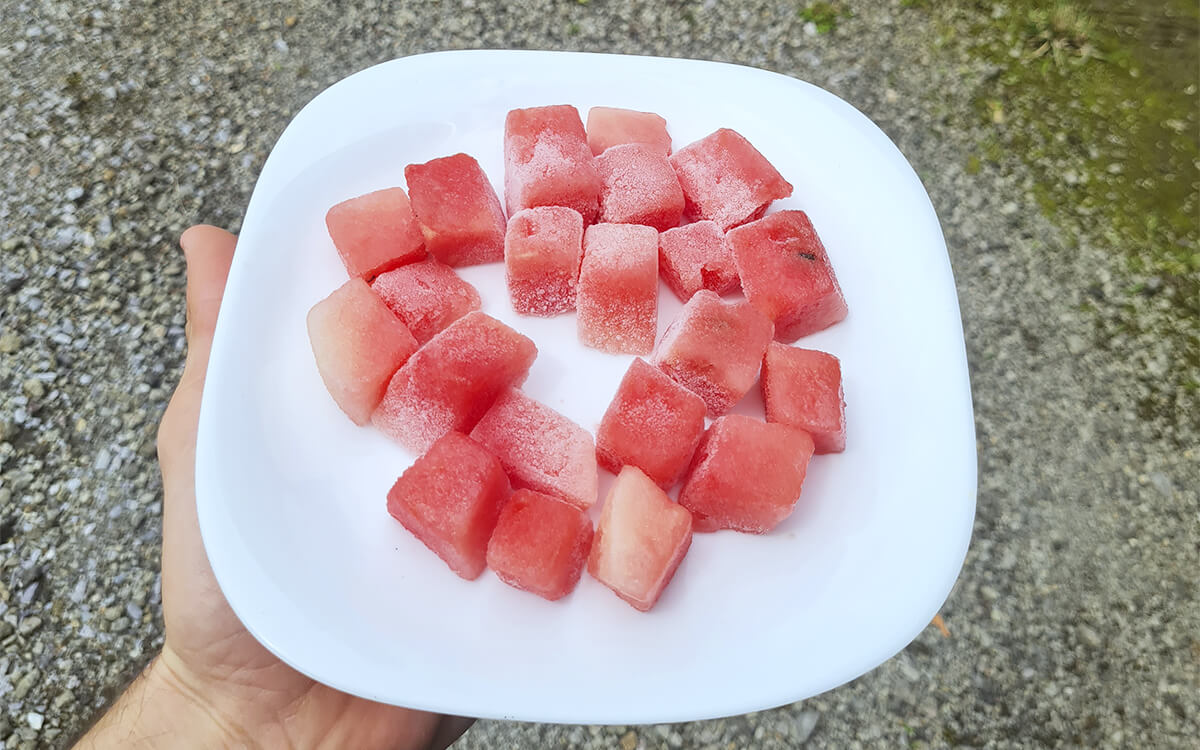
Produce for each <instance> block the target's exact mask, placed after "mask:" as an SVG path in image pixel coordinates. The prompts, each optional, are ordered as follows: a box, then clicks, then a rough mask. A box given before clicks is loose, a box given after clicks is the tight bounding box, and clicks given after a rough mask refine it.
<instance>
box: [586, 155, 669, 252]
mask: <svg viewBox="0 0 1200 750" xmlns="http://www.w3.org/2000/svg"><path fill="white" fill-rule="evenodd" d="M596 171H598V172H599V173H600V221H605V222H611V223H613V224H644V225H646V226H648V227H654V228H655V229H657V230H659V231H662V230H664V229H670V228H671V227H676V226H679V218H680V217H681V216H683V190H682V189H681V188H680V187H679V179H678V178H677V177H676V176H675V170H674V169H672V168H671V163H670V162H669V161H667V157H666V156H665V155H663V154H661V153H659V152H657V151H655V150H654V149H653V148H651V147H649V146H644V145H642V144H640V143H629V144H625V145H622V146H613V147H612V148H610V149H608V150H607V151H605V152H604V153H603V154H601V155H600V156H597V157H596Z"/></svg>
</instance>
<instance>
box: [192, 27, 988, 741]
mask: <svg viewBox="0 0 1200 750" xmlns="http://www.w3.org/2000/svg"><path fill="white" fill-rule="evenodd" d="M668 84H669V85H668ZM564 102H566V103H570V104H574V105H575V106H576V107H578V108H579V110H580V112H581V113H584V114H585V116H586V112H587V109H588V108H589V107H591V106H593V105H612V106H620V107H629V108H633V109H642V110H650V111H655V112H659V113H661V114H662V115H663V116H664V117H666V118H667V121H668V123H669V124H670V130H671V135H672V136H673V138H674V141H675V144H676V146H677V147H678V146H682V145H684V144H686V143H689V142H691V141H692V140H695V139H696V138H699V137H702V136H704V135H706V134H708V133H709V132H711V131H713V130H714V129H716V128H718V127H731V128H734V129H736V130H738V131H739V132H741V133H742V134H744V135H745V136H746V137H747V138H749V139H750V141H751V142H752V143H754V144H755V145H756V146H757V147H758V148H759V149H760V150H761V151H762V152H763V153H764V154H765V155H766V156H767V157H768V158H769V159H770V160H771V161H772V162H774V164H775V165H776V167H778V168H779V170H780V171H781V172H782V173H783V175H784V176H785V177H786V178H787V179H788V180H790V181H791V182H792V183H793V184H794V185H795V187H796V191H795V195H793V196H792V197H791V198H790V199H788V200H785V201H779V202H777V203H776V204H775V205H774V207H773V209H782V208H803V209H804V210H806V211H808V212H809V215H810V216H811V217H812V220H813V223H814V224H815V226H816V227H817V230H818V231H819V232H820V234H821V236H822V238H823V240H824V242H825V244H826V246H827V248H828V250H829V255H830V257H831V259H832V261H833V265H834V268H835V269H836V271H837V275H838V278H839V279H840V281H841V283H842V287H843V289H844V291H845V295H846V300H847V303H848V305H849V308H850V315H849V317H848V318H847V319H846V320H845V321H844V322H842V323H840V324H838V325H836V326H834V327H833V328H831V329H829V330H826V331H823V332H821V333H819V334H817V335H814V336H810V337H807V338H805V339H802V340H801V342H800V343H801V344H802V345H804V346H809V347H814V348H819V349H825V350H828V351H831V352H833V353H835V354H836V355H837V356H839V357H840V358H841V360H842V364H843V368H844V379H845V391H846V402H847V404H848V406H847V417H848V420H849V422H848V428H847V433H848V438H847V444H848V448H847V450H846V452H845V453H843V454H840V455H834V456H819V457H817V458H815V459H814V460H813V462H812V465H811V467H810V470H809V476H808V480H807V482H806V483H805V488H804V496H803V498H802V502H801V503H800V508H799V509H798V510H797V512H796V513H795V514H794V515H793V516H792V517H791V518H789V519H788V520H787V521H786V522H785V523H784V524H782V525H781V526H780V527H779V528H778V529H777V530H776V531H774V532H773V533H771V534H769V535H767V536H765V537H756V536H749V535H743V534H737V533H733V532H721V533H717V534H707V535H701V534H697V535H696V537H695V541H694V542H693V544H692V548H691V552H690V553H689V554H688V556H687V558H686V559H685V560H684V562H683V564H682V565H681V566H680V568H679V570H678V573H677V574H676V576H675V579H674V581H673V582H672V583H671V585H670V586H669V587H668V588H667V590H666V593H665V594H664V596H663V598H662V599H661V600H660V601H659V603H658V605H657V606H656V607H655V609H654V610H653V611H652V612H650V613H649V614H641V613H638V612H636V611H635V610H633V609H632V608H631V607H629V606H628V605H627V604H625V603H624V602H622V601H621V600H619V599H618V598H617V597H616V596H614V595H613V594H612V593H611V592H610V591H609V590H608V589H606V588H604V587H603V586H602V585H600V584H599V583H598V582H596V581H595V580H593V579H591V578H589V577H588V576H587V575H586V574H585V575H584V577H583V580H582V581H581V582H580V585H579V588H578V589H577V590H576V591H575V592H574V594H572V595H571V596H570V597H568V598H567V599H565V600H563V601H560V602H558V603H550V602H546V601H543V600H541V599H539V598H538V597H535V596H533V595H530V594H527V593H524V592H519V591H517V590H515V589H512V588H509V587H507V586H505V585H504V584H502V583H501V582H500V581H499V580H498V579H497V578H496V577H495V576H494V575H493V574H492V573H490V572H488V573H485V574H484V575H483V577H481V578H480V579H479V580H477V581H474V582H467V581H463V580H461V579H459V578H458V577H457V576H455V575H454V574H453V573H451V572H450V570H449V569H448V568H447V567H446V566H445V565H444V564H443V563H442V562H441V561H440V560H439V559H438V558H437V557H435V556H434V555H433V554H432V553H431V552H429V551H428V550H426V549H425V548H424V547H423V546H421V544H420V542H418V541H417V540H416V539H415V538H414V537H413V536H411V535H410V534H408V532H406V531H405V530H404V529H403V528H402V527H401V526H400V525H399V524H398V523H396V522H395V521H393V520H392V519H391V518H390V517H389V516H388V515H387V513H386V510H385V507H384V497H385V494H386V492H387V490H388V489H389V487H390V486H391V484H392V482H394V481H395V479H396V477H397V476H398V475H399V474H400V473H401V471H403V470H404V468H405V467H407V466H408V465H409V464H410V462H411V461H412V456H410V455H408V454H407V453H405V452H404V451H403V450H401V449H400V448H398V447H397V446H395V445H393V444H391V443H389V442H388V441H387V440H386V439H385V438H384V437H382V436H381V435H380V434H379V433H377V432H375V431H374V430H372V429H369V428H356V427H355V426H354V425H352V424H351V423H350V421H349V420H348V419H347V418H346V417H345V416H343V415H342V414H341V412H339V411H338V409H337V408H336V407H335V406H334V404H333V401H332V400H331V399H330V398H329V396H328V395H327V394H326V392H325V390H324V388H323V387H322V385H321V381H320V379H319V377H318V375H317V370H316V367H315V365H314V364H313V360H312V355H311V352H310V350H309V346H308V340H307V336H306V333H305V326H304V316H305V313H306V312H307V311H308V309H309V307H310V306H311V305H312V304H313V303H315V302H316V301H317V300H319V299H321V298H322V297H324V296H325V295H326V294H327V293H329V292H330V291H331V290H332V289H334V288H335V287H337V286H338V285H339V284H341V283H342V282H343V280H344V279H345V272H344V271H343V269H342V267H341V265H340V263H339V261H338V258H337V255H336V254H335V252H334V250H333V247H332V245H331V243H330V240H329V237H328V235H327V234H326V231H325V227H324V223H323V218H324V214H325V211H326V209H328V207H329V206H331V205H333V204H334V203H336V202H338V201H340V200H343V199H345V198H348V197H351V196H354V195H358V194H360V193H364V192H367V191H369V190H373V189H377V188H383V187H388V186H393V185H402V184H403V182H404V179H403V168H404V165H406V164H409V163H413V162H423V161H426V160H428V159H431V158H434V157H438V156H443V155H447V154H451V153H455V152H458V151H465V152H467V153H469V154H472V155H474V156H475V157H476V158H478V159H479V161H480V162H481V163H482V165H483V167H484V169H485V170H487V172H488V174H489V176H490V177H491V178H492V181H493V183H494V184H496V185H501V184H502V165H503V161H502V145H501V138H502V133H503V122H504V114H505V112H507V111H508V110H509V109H512V108H514V107H527V106H533V105H541V104H558V103H564ZM463 276H464V277H466V278H467V279H468V280H469V281H471V282H472V283H474V284H475V285H476V286H477V287H478V288H479V291H480V293H481V294H482V296H483V298H484V310H485V311H486V312H488V313H490V314H492V315H494V316H496V317H498V318H500V319H501V320H503V321H505V322H507V323H509V324H510V325H513V326H514V327H516V328H517V329H519V330H520V331H522V332H524V333H525V334H527V335H529V336H531V337H532V338H533V339H534V340H535V341H536V342H537V344H538V347H539V350H540V354H539V356H538V359H537V362H536V363H535V364H534V366H533V370H532V372H531V374H530V377H529V380H528V382H527V383H526V386H525V389H526V390H527V391H528V392H529V393H530V394H531V395H533V396H534V397H535V398H537V399H540V400H542V401H544V402H545V403H547V404H549V405H551V406H553V407H554V408H556V409H558V410H560V411H562V412H563V413H565V414H566V415H567V416H569V417H571V418H573V419H575V420H577V421H578V422H579V423H580V424H582V425H584V426H585V427H587V428H588V429H591V430H593V431H594V430H595V427H596V425H597V424H598V422H599V420H600V417H601V415H602V414H603V413H604V410H605V408H606V407H607V405H608V402H609V400H610V398H611V397H612V394H613V393H614V391H615V389H616V385H617V383H618V381H619V380H620V377H621V375H622V374H623V372H624V371H625V369H626V367H627V366H628V363H629V361H630V359H631V358H630V357H616V356H609V355H604V354H600V353H598V352H595V351H593V350H590V349H587V348H584V347H582V346H580V345H579V344H578V342H577V340H576V335H575V319H574V316H573V315H566V316H562V317H559V318H556V319H551V320H541V319H535V318H524V317H519V316H517V315H515V314H514V313H513V312H512V311H511V309H510V308H509V305H508V301H507V296H506V293H505V290H504V282H503V269H502V267H501V266H500V265H490V266H481V267H476V268H470V269H465V270H464V272H463ZM663 289H664V291H663V295H662V300H663V304H662V308H661V310H660V315H659V333H660V334H661V333H662V330H663V329H664V328H665V327H666V324H667V323H668V322H669V321H670V320H671V318H672V317H673V316H674V314H675V312H676V311H677V310H678V309H679V303H678V302H677V301H675V300H674V298H673V297H672V296H671V295H670V293H669V292H666V291H665V287H663ZM756 401H757V403H756ZM740 409H741V410H744V411H748V412H750V413H753V412H754V410H756V409H757V410H759V412H758V413H760V414H761V402H760V401H758V400H757V395H756V394H755V393H752V394H751V396H749V397H748V399H747V403H746V404H744V405H742V406H741V407H740ZM196 490H197V499H198V503H199V513H200V525H201V529H202V531H203V535H204V542H205V546H206V548H207V550H208V555H209V559H210V560H211V562H212V567H213V570H214V572H215V573H216V576H217V580H218V581H219V582H220V584H221V588H222V590H223V591H224V592H225V596H226V597H227V598H228V600H229V603H230V604H231V605H232V606H233V609H234V610H235V611H236V612H237V614H238V616H239V617H241V619H242V621H243V622H244V623H245V624H246V627H247V628H249V629H250V631H251V632H252V633H253V634H254V635H255V636H256V637H257V638H258V639H259V640H261V641H262V642H263V643H264V644H265V645H266V646H267V647H268V648H270V649H271V650H272V651H273V652H275V653H276V654H278V655H279V657H280V658H282V659H283V660H284V661H286V662H288V663H289V664H291V665H292V666H294V667H295V668H296V669H298V670H300V671H302V672H304V673H306V674H308V675H311V676H312V677H314V678H316V679H317V680H320V681H322V682H325V683H328V684H330V685H332V686H334V687H336V688H339V689H341V690H345V691H347V692H350V693H355V694H357V695H361V696H364V697H367V698H371V699H374V700H377V701H383V702H387V703H394V704H399V705H405V706H411V707H415V708H422V709H429V710H433V711H440V712H448V713H454V714H462V715H470V716H479V717H490V718H506V719H520V720H531V721H547V722H587V723H615V724H632V723H651V722H670V721H681V720H686V719H698V718H706V717H715V716H722V715H730V714H737V713H742V712H746V711H751V710H757V709H762V708H767V707H771V706H776V705H780V704H784V703H788V702H791V701H795V700H799V699H801V698H805V697H807V696H811V695H814V694H816V693H820V692H822V691H824V690H828V689H830V688H832V687H834V686H836V685H839V684H841V683H843V682H846V681H847V680H850V679H852V678H854V677H856V676H858V675H860V674H862V673H863V672H866V671H867V670H869V669H871V668H873V667H874V666H876V665H878V664H879V663H881V662H883V661H884V660H886V659H887V658H889V657H890V656H892V655H893V654H895V653H896V652H897V651H898V650H900V649H901V648H903V647H904V646H905V645H906V644H907V643H909V641H911V640H912V639H913V638H914V637H915V636H916V635H917V633H918V632H920V631H921V629H922V628H924V627H925V626H926V625H927V624H928V623H929V620H930V618H931V617H932V616H933V615H934V614H935V613H936V612H937V610H938V607H939V606H940V605H941V603H942V601H943V600H944V599H945V597H946V595H947V594H948V593H949V591H950V587H951V585H952V584H953V583H954V580H955V577H956V576H957V574H958V571H959V568H960V566H961V565H962V560H963V557H964V555H965V553H966V549H967V542H968V539H969V537H970V533H971V523H972V519H973V516H974V508H975V437H974V423H973V419H972V412H971V396H970V387H969V384H968V381H967V364H966V357H965V353H964V348H963V340H962V328H961V324H960V321H959V313H958V302H957V298H956V295H955V288H954V281H953V278H952V276H951V272H950V264H949V261H948V258H947V255H946V247H945V242H944V240H943V239H942V234H941V229H940V227H939V225H938V221H937V217H936V216H935V215H934V211H933V208H932V206H931V205H930V202H929V198H928V196H927V195H926V193H925V191H924V189H923V188H922V186H921V183H920V181H919V180H918V179H917V176H916V175H915V174H914V173H913V170H912V168H911V167H909V165H908V163H907V162H906V161H905V160H904V157H903V156H901V155H900V152H899V151H897V150H896V147H895V146H894V145H893V144H892V143H891V141H889V140H888V138H887V136H885V135H884V134H883V133H882V132H881V131H880V130H879V129H878V128H877V127H876V126H875V125H873V124H872V123H871V122H870V121H869V120H868V119H867V118H866V117H864V116H863V115H862V114H860V113H859V112H858V111H856V110H855V109H854V108H852V107H851V106H849V105H848V104H846V103H845V102H843V101H842V100H840V99H838V98H837V97H835V96H833V95H832V94H829V93H827V92H825V91H823V90H821V89H818V88H816V87H814V86H811V85H809V84H806V83H802V82H800V81H797V80H794V79H792V78H788V77H785V76H782V75H777V74H774V73H768V72H764V71H761V70H755V69H752V68H744V67H739V66H734V65H726V64H720V63H711V62H698V61H693V60H670V59H658V58H648V57H624V56H615V55H591V54H576V53H560V52H508V51H503V52H496V51H491V52H444V53H437V54H430V55H419V56H416V57H409V58H404V59H401V60H394V61H392V62H388V63H384V64H382V65H378V66H376V67H373V68H370V69H368V70H365V71H362V72H361V73H357V74H355V75H353V76H351V77H349V78H347V79H345V80H344V81H341V82H340V83H338V84H336V85H334V86H332V87H331V88H330V89H328V90H327V91H325V92H324V93H322V94H321V95H320V96H318V97H317V98H316V99H314V100H313V101H312V102H311V103H310V104H309V105H308V106H306V107H305V108H304V109H303V110H302V111H301V112H300V114H298V115H297V116H296V118H295V119H294V120H293V121H292V123H291V125H289V126H288V128H287V130H286V131H285V132H284V134H283V136H282V137H281V138H280V139H279V143H278V144H276V146H275V149H274V151H273V152H272V153H271V156H270V158H269V159H268V160H267V163H266V165H265V166H264V167H263V171H262V175H261V176H260V177H259V180H258V184H257V186H256V187H255V189H254V195H253V198H252V199H251V201H250V206H249V208H248V210H247V214H246V220H245V223H244V226H243V230H242V235H241V239H240V241H239V243H238V250H237V255H236V258H235V259H234V265H233V270H232V272H231V274H230V276H229V286H228V289H227V291H226V293H225V301H224V306H223V307H222V310H221V316H220V323H219V324H218V327H217V336H216V342H215V345H214V347H213V351H212V362H211V364H210V367H209V373H208V380H207V383H206V385H205V389H204V407H203V409H202V412H201V416H200V436H199V445H198V447H197V466H196ZM602 491H603V487H602Z"/></svg>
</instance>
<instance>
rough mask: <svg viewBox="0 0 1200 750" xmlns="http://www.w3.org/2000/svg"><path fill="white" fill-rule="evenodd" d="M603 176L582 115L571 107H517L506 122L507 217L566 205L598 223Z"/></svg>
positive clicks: (588, 222)
mask: <svg viewBox="0 0 1200 750" xmlns="http://www.w3.org/2000/svg"><path fill="white" fill-rule="evenodd" d="M599 197H600V177H599V175H597V174H596V164H595V159H594V158H593V156H592V149H591V148H590V147H589V146H588V144H587V134H586V133H584V130H583V121H581V120H580V119H579V111H578V110H577V109H575V108H574V107H572V106H570V105H569V104H559V105H554V106H550V107H530V108H528V109H514V110H512V111H510V112H509V113H508V117H506V118H505V120H504V200H505V203H507V205H508V215H509V216H512V215H513V214H515V213H516V212H517V211H520V210H521V209H523V208H533V207H534V206H566V207H567V208H573V209H575V210H576V211H578V212H579V214H580V215H581V216H583V220H584V222H585V223H587V224H591V223H592V222H593V221H595V220H596V213H597V210H598V201H599Z"/></svg>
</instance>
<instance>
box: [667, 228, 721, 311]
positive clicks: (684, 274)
mask: <svg viewBox="0 0 1200 750" xmlns="http://www.w3.org/2000/svg"><path fill="white" fill-rule="evenodd" d="M658 270H659V272H660V273H661V274H662V278H663V281H665V282H666V283H667V286H668V287H670V289H671V291H673V292H675V296H677V297H679V299H681V300H683V301H684V302H687V301H688V300H689V299H691V298H692V295H693V294H695V293H696V292H698V291H700V290H701V289H711V290H712V291H714V292H716V293H717V294H726V293H728V292H732V291H734V290H735V289H737V286H738V274H737V265H736V264H735V263H734V262H733V251H732V250H730V249H729V243H728V242H726V241H725V233H724V232H722V231H721V227H719V226H717V223H716V222H715V221H697V222H695V223H692V224H688V225H687V226H682V227H676V228H674V229H668V230H667V231H665V232H663V233H662V234H660V235H659V236H658Z"/></svg>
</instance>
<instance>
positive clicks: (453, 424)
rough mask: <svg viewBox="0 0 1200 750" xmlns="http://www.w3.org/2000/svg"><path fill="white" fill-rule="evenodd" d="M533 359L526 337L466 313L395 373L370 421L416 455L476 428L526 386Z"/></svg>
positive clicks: (533, 351)
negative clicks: (509, 393) (507, 393)
mask: <svg viewBox="0 0 1200 750" xmlns="http://www.w3.org/2000/svg"><path fill="white" fill-rule="evenodd" d="M535 357H537V347H536V346H534V344H533V342H532V341H530V340H529V339H528V338H526V337H525V336H522V335H521V334H519V333H517V332H516V331H514V330H513V329H511V328H509V327H508V326H506V325H504V324H503V323H501V322H500V321H498V320H496V319H495V318H493V317H491V316H488V315H485V314H484V313H481V312H478V311H476V312H471V313H467V314H466V315H464V316H463V317H461V318H459V319H458V320H456V321H454V322H453V323H451V324H450V326H449V327H448V328H447V329H446V330H444V331H442V332H441V333H439V334H437V335H436V336H434V337H433V338H432V339H430V340H429V343H427V344H425V345H424V346H422V347H421V348H420V349H419V350H417V352H416V354H414V355H412V357H410V358H409V360H408V361H407V362H405V363H404V366H403V367H401V368H400V369H399V370H397V371H396V374H395V375H394V376H392V380H391V382H390V383H388V387H387V392H386V393H384V396H383V400H382V401H381V402H380V403H379V406H378V408H376V409H375V413H374V414H372V415H371V421H372V422H374V424H375V426H376V427H378V428H379V429H380V430H382V431H383V433H384V434H385V435H387V436H389V437H391V438H392V439H393V440H396V441H397V442H399V443H400V444H401V445H403V446H405V447H406V448H408V449H409V450H412V451H415V452H418V453H419V452H421V451H424V450H425V449H427V448H428V447H429V446H430V445H432V444H433V441H435V440H437V439H438V438H439V437H441V436H442V435H445V434H446V433H447V432H450V431H452V430H457V431H459V432H466V431H469V430H470V429H471V428H472V427H474V426H475V423H476V422H478V421H479V418H480V417H482V416H483V414H484V412H486V411H487V410H488V409H489V408H491V406H492V403H493V402H494V401H495V400H496V397H497V396H499V395H500V393H502V392H503V391H504V390H505V389H506V388H509V387H510V386H515V385H519V384H520V383H521V382H523V381H524V380H525V376H526V375H528V373H529V367H530V365H532V364H533V360H534V358H535Z"/></svg>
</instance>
